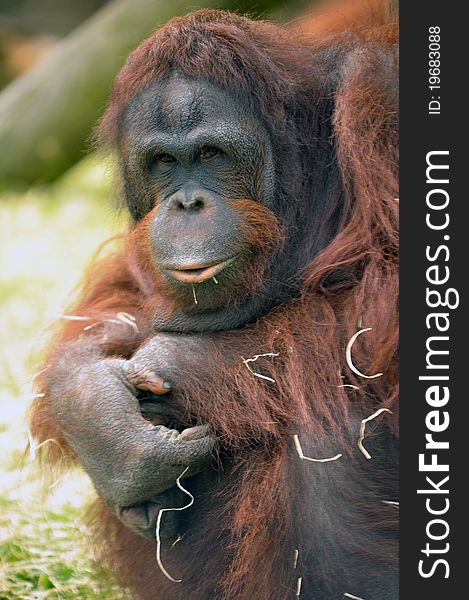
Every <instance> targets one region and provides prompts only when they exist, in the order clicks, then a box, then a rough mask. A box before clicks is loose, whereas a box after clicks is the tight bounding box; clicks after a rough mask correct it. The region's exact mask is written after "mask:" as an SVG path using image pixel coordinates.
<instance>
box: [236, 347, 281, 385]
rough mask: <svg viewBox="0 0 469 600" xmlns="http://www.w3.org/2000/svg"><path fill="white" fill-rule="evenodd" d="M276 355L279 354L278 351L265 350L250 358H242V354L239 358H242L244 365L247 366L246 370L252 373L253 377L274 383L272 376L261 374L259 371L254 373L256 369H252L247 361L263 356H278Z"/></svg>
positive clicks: (254, 360)
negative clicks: (263, 352)
mask: <svg viewBox="0 0 469 600" xmlns="http://www.w3.org/2000/svg"><path fill="white" fill-rule="evenodd" d="M278 355H279V353H278V352H266V353H265V354H256V355H255V356H253V357H252V358H244V356H242V357H241V359H242V361H243V363H244V364H245V365H246V367H247V368H248V371H249V372H250V373H252V374H253V375H254V376H255V377H259V379H265V380H266V381H270V382H271V383H275V379H273V378H272V377H268V376H267V375H261V373H256V371H254V370H253V368H252V367H251V365H250V364H249V363H251V362H256V360H257V359H259V358H262V357H263V356H278Z"/></svg>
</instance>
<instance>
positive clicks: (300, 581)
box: [296, 577, 303, 598]
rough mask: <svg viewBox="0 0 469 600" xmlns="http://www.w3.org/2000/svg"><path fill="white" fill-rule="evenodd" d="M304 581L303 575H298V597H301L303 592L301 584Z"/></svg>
mask: <svg viewBox="0 0 469 600" xmlns="http://www.w3.org/2000/svg"><path fill="white" fill-rule="evenodd" d="M302 583H303V577H298V580H297V582H296V597H297V598H299V597H300V594H301V584H302Z"/></svg>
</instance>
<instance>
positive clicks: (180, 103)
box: [121, 75, 275, 331]
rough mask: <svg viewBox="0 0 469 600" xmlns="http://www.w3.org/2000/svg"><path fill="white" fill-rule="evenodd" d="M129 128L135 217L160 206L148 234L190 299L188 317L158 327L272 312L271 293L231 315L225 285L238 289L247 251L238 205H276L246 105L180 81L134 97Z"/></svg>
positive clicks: (209, 325) (266, 156)
mask: <svg viewBox="0 0 469 600" xmlns="http://www.w3.org/2000/svg"><path fill="white" fill-rule="evenodd" d="M124 130H125V134H124V135H123V138H122V139H121V152H122V156H123V168H124V176H125V181H126V199H127V203H128V207H129V210H130V212H131V213H132V215H133V217H134V218H135V219H136V220H138V219H140V218H142V217H143V216H145V214H147V213H148V212H149V211H151V210H152V209H153V208H154V206H155V205H156V206H157V210H156V214H155V216H154V218H153V221H152V224H151V227H150V235H151V244H152V248H153V253H154V254H153V258H154V261H155V263H156V265H157V266H158V268H159V269H160V270H161V272H162V273H163V274H164V276H165V277H166V279H167V280H168V281H169V282H170V284H171V285H172V286H173V287H174V289H176V290H178V291H179V292H180V294H181V295H182V297H185V298H186V300H188V302H187V304H188V308H187V310H183V309H180V310H178V311H176V313H175V314H174V316H173V317H172V319H171V322H158V323H155V326H157V327H158V329H159V330H161V329H163V330H168V331H210V330H214V329H228V328H233V327H238V326H240V325H243V324H245V323H247V322H249V321H251V320H252V319H254V318H256V317H258V316H259V314H260V313H262V312H265V311H266V310H268V309H269V308H271V306H272V294H268V293H267V292H266V291H264V293H263V294H260V295H259V294H258V295H251V296H249V297H247V298H246V299H245V300H244V301H243V302H242V303H240V307H239V309H237V310H233V308H232V307H231V308H229V309H227V308H226V298H227V292H228V288H230V286H231V287H233V286H234V285H236V286H237V287H238V288H239V287H240V280H241V281H242V275H241V277H239V274H240V273H241V274H242V271H243V267H245V266H246V261H247V260H248V256H249V253H250V248H249V247H248V246H247V245H246V242H245V240H244V239H243V236H242V233H241V227H242V222H241V219H242V217H241V216H240V213H239V212H238V211H236V210H235V208H234V207H235V204H236V200H243V199H249V200H255V201H256V202H259V203H261V204H263V205H264V206H266V207H267V208H269V209H274V208H275V195H274V187H275V186H274V184H275V169H274V162H273V157H272V150H271V143H270V139H269V136H268V134H267V131H266V129H265V128H264V127H263V125H262V123H261V122H260V120H259V119H257V118H256V117H255V116H254V115H253V114H252V110H251V109H250V108H248V107H247V106H246V105H245V103H244V101H243V99H242V98H237V97H233V96H231V95H230V94H228V93H227V92H225V91H223V90H221V89H219V88H218V87H216V86H214V85H211V84H210V83H208V82H206V81H195V80H188V79H185V78H182V77H181V76H177V75H175V76H173V77H172V78H171V79H170V80H169V81H168V82H166V84H164V85H161V84H158V85H157V86H153V87H150V88H149V89H147V90H146V91H144V92H143V93H142V94H141V95H140V96H139V97H137V98H136V100H135V101H134V102H133V103H132V104H131V105H130V107H129V109H128V111H127V114H126V120H125V124H124ZM184 295H185V296H184ZM264 306H265V309H264V308H263V307H264Z"/></svg>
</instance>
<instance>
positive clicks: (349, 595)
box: [344, 592, 363, 600]
mask: <svg viewBox="0 0 469 600" xmlns="http://www.w3.org/2000/svg"><path fill="white" fill-rule="evenodd" d="M344 596H345V597H346V598H352V600H363V598H360V596H354V595H353V594H349V593H348V592H345V594H344Z"/></svg>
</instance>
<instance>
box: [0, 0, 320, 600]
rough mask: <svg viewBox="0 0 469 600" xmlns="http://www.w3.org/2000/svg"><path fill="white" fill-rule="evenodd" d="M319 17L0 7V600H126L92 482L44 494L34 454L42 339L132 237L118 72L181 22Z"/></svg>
mask: <svg viewBox="0 0 469 600" xmlns="http://www.w3.org/2000/svg"><path fill="white" fill-rule="evenodd" d="M310 5H311V2H307V1H306V0H293V1H288V2H287V1H280V0H258V2H256V3H251V2H245V1H244V0H236V1H234V0H206V1H205V2H203V1H199V2H197V3H192V2H191V3H189V2H187V0H171V1H168V0H79V1H78V0H0V315H1V318H0V600H7V599H8V600H9V599H14V598H15V599H16V598H18V599H19V598H21V599H24V600H33V599H42V598H46V599H72V598H73V599H76V598H85V599H90V600H94V599H96V600H120V599H121V598H122V599H123V598H129V595H128V594H126V593H125V591H124V592H122V591H119V590H118V589H117V588H116V587H115V585H114V583H113V581H112V579H111V578H110V577H109V576H108V575H107V574H106V573H104V572H103V570H102V568H101V567H100V565H99V564H97V563H96V562H95V560H94V554H93V540H91V539H89V537H88V536H87V534H86V529H85V527H84V526H83V523H82V520H81V516H80V515H82V514H83V512H84V507H85V506H86V504H87V502H88V501H89V499H90V498H91V497H92V495H93V492H92V489H91V485H90V483H89V481H88V479H87V478H86V476H85V475H84V474H83V473H80V472H74V473H73V474H67V475H66V476H64V477H63V478H61V479H59V480H57V481H53V482H52V483H48V484H44V482H43V480H42V479H41V477H40V475H39V473H38V471H37V468H36V465H35V457H34V453H32V454H31V453H28V452H26V451H25V449H26V448H27V443H28V432H27V426H26V420H25V412H26V410H27V406H28V404H29V403H30V401H31V399H32V390H31V381H32V378H33V374H34V372H35V371H36V370H37V365H38V364H39V358H40V355H41V352H42V351H43V348H44V344H45V341H46V340H47V327H48V325H49V324H50V323H52V322H53V321H54V320H55V319H56V318H57V317H58V316H59V315H60V314H62V313H63V311H64V305H65V304H66V298H67V296H68V295H69V293H70V291H71V290H72V289H73V287H74V285H75V284H76V282H77V281H78V280H79V278H80V276H81V273H82V272H83V270H84V268H85V266H86V264H87V263H88V261H89V260H90V259H91V257H92V255H93V253H94V252H95V250H96V249H97V247H98V246H99V245H100V244H101V243H102V242H103V241H104V240H105V239H107V238H109V237H110V236H112V235H113V234H114V233H116V232H118V231H119V230H120V229H122V227H123V226H124V225H125V219H124V217H123V216H122V215H119V213H116V211H114V210H113V205H114V204H115V202H114V200H115V198H114V196H115V191H114V188H113V185H112V181H111V179H112V177H111V176H110V174H109V171H110V169H109V168H107V167H106V165H103V164H102V162H101V160H100V158H98V157H97V156H96V155H95V154H94V153H93V151H92V148H91V144H90V142H89V140H90V136H91V134H92V130H93V127H94V125H95V123H96V121H97V119H98V118H99V115H100V114H101V113H102V111H103V109H104V107H105V105H106V101H107V98H108V97H109V94H110V90H111V85H112V80H113V78H114V76H115V74H116V73H117V72H118V70H119V68H120V66H121V65H122V63H123V61H124V60H125V58H126V56H127V54H128V52H129V51H130V50H131V49H132V48H134V47H136V46H137V45H138V43H139V42H140V41H141V40H142V39H144V38H145V37H146V36H148V35H149V34H150V33H151V32H152V31H153V30H154V29H155V28H156V27H157V26H158V25H160V24H163V23H164V22H165V21H167V20H168V19H169V18H170V17H171V16H173V15H176V14H185V13H187V12H189V11H190V10H193V9H195V8H200V7H204V6H210V7H216V8H228V9H231V10H236V11H238V12H241V13H246V12H247V13H249V14H250V15H251V16H253V17H262V18H271V19H274V20H279V21H288V20H291V19H294V18H296V17H297V16H298V15H299V14H301V13H302V12H303V11H304V10H305V9H306V8H307V7H308V6H310ZM50 485H51V486H52V487H51V488H50V489H49V486H50ZM155 568H156V565H155Z"/></svg>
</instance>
